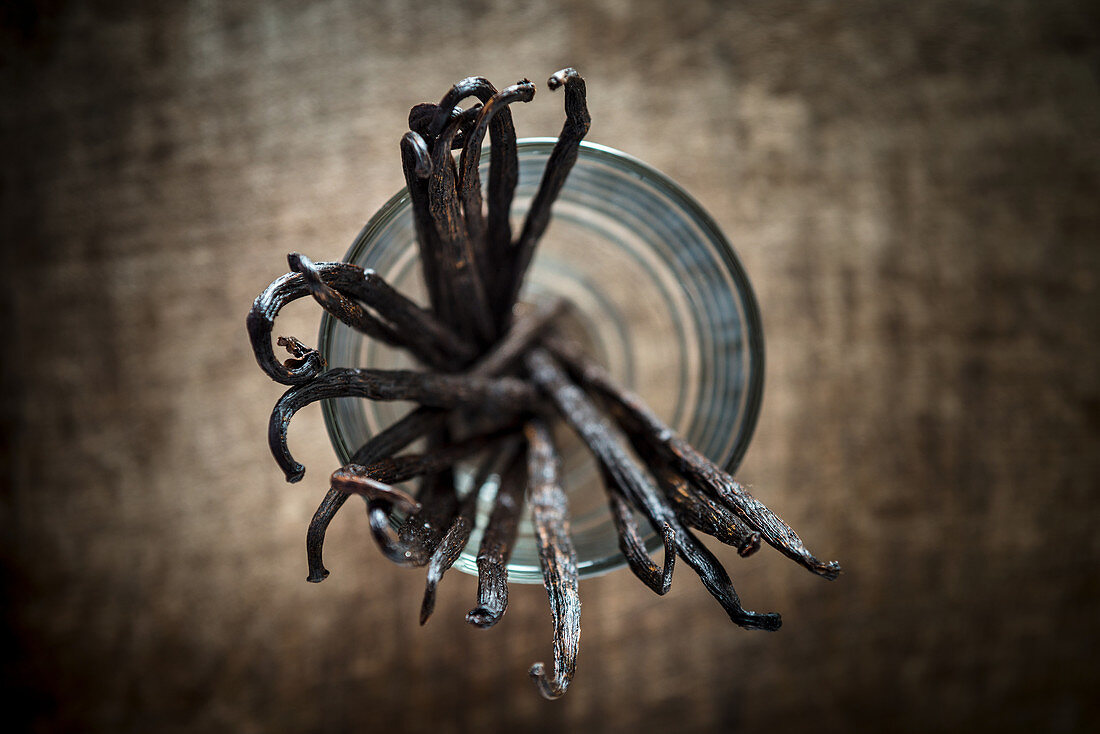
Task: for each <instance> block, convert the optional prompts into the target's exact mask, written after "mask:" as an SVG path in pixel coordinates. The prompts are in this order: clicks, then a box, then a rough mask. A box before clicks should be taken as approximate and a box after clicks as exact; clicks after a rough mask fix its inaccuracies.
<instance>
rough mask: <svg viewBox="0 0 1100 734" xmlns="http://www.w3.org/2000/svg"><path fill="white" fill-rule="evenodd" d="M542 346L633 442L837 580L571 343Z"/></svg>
mask: <svg viewBox="0 0 1100 734" xmlns="http://www.w3.org/2000/svg"><path fill="white" fill-rule="evenodd" d="M544 343H545V344H546V345H547V346H548V347H549V348H550V349H551V350H552V351H553V352H554V353H555V354H556V355H558V357H559V358H560V359H562V360H563V362H565V363H566V364H568V365H569V368H570V370H571V371H572V372H573V373H574V374H575V376H576V377H577V379H579V380H580V381H581V382H582V383H583V384H584V385H585V386H586V387H587V388H588V389H589V390H592V391H593V392H595V393H596V394H598V395H600V396H602V397H604V398H605V399H606V400H607V402H608V404H609V406H610V408H611V410H612V412H613V414H614V415H615V418H616V419H617V420H618V421H619V422H620V423H621V424H622V426H623V427H624V429H626V430H627V431H628V432H629V433H630V434H631V435H633V436H635V440H636V441H643V442H645V443H646V444H647V445H648V446H649V447H651V449H652V450H653V451H656V452H658V453H659V454H660V455H661V456H663V457H664V458H665V459H666V460H667V461H668V462H669V463H670V464H671V465H672V466H674V467H675V468H676V470H677V471H678V472H679V473H680V474H682V475H683V476H684V478H685V479H687V480H688V481H690V482H691V483H692V484H693V485H695V486H696V487H698V488H699V489H700V490H702V491H703V492H705V493H707V494H709V495H710V496H711V498H712V499H716V500H720V501H721V502H722V503H723V504H724V505H725V506H726V507H728V508H729V509H730V510H732V511H733V512H735V513H736V514H737V516H738V517H740V518H741V519H742V520H743V521H744V522H745V524H746V525H748V526H749V527H750V528H752V529H753V530H755V531H756V532H758V533H760V537H761V538H763V539H764V541H765V542H766V543H767V544H768V545H770V546H772V547H773V548H775V549H776V550H778V551H779V552H780V553H782V554H783V555H785V556H787V557H788V558H790V559H791V560H794V561H796V562H797V563H800V564H801V565H802V566H804V567H806V568H807V569H809V570H810V571H812V572H814V573H816V574H818V575H819V576H822V577H824V578H826V579H835V578H836V577H837V576H838V575H839V574H840V564H839V563H837V562H836V561H827V562H826V561H821V560H818V559H817V558H816V557H815V556H814V555H813V554H812V553H810V552H809V550H807V549H806V546H805V545H804V544H803V542H802V539H801V538H800V537H798V533H796V532H795V531H794V529H793V528H792V527H791V526H790V525H788V524H787V523H785V522H783V520H781V519H780V518H779V517H778V516H777V515H776V514H775V513H774V512H772V511H771V510H769V509H768V508H767V507H766V506H765V505H764V503H762V502H760V501H759V500H757V499H756V498H755V497H753V496H752V495H751V494H749V493H748V492H747V491H746V490H745V488H744V487H742V486H741V485H740V484H739V483H737V482H736V481H734V479H733V477H731V476H730V475H729V474H727V473H725V472H724V471H722V470H721V469H720V468H718V467H717V466H716V465H715V464H714V463H713V462H712V461H711V460H710V459H708V458H706V457H705V456H703V455H702V454H700V453H699V452H698V451H696V450H695V448H694V447H693V446H691V444H689V443H688V442H687V441H685V440H684V439H683V438H682V437H680V436H679V435H678V434H677V433H676V432H675V431H673V430H672V429H671V428H669V427H668V426H667V425H666V424H665V423H664V422H663V421H662V420H661V419H660V418H658V417H657V415H656V414H655V413H654V412H653V411H652V410H651V409H650V408H649V406H647V405H646V404H645V403H644V402H643V401H642V399H641V398H640V397H638V396H637V395H635V394H634V393H632V392H630V391H628V390H626V389H625V388H623V387H621V386H620V385H618V384H617V383H616V382H615V381H614V380H612V379H611V378H610V376H609V375H608V374H607V372H606V370H604V369H603V368H602V367H601V366H600V365H598V364H596V363H595V362H593V361H592V360H591V359H589V358H588V357H587V356H586V355H585V354H584V353H583V351H581V350H580V349H579V348H578V347H577V346H576V345H575V344H571V343H570V342H568V341H566V340H564V339H561V338H560V337H559V336H557V335H552V336H550V337H547V338H546V339H545V340H544Z"/></svg>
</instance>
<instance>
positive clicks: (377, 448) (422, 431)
mask: <svg viewBox="0 0 1100 734" xmlns="http://www.w3.org/2000/svg"><path fill="white" fill-rule="evenodd" d="M448 415H450V413H449V412H448V411H446V410H441V409H439V408H417V409H416V410H414V411H412V412H410V413H408V414H407V415H405V417H403V418H401V419H400V420H398V421H396V422H395V423H393V424H392V425H390V427H389V428H387V429H385V430H384V431H382V432H380V433H377V434H375V435H374V436H372V437H371V439H370V440H369V441H367V442H366V443H365V444H363V445H362V446H360V447H359V450H358V451H356V452H355V454H354V455H353V456H352V457H351V462H350V463H353V464H372V463H374V462H375V461H378V460H379V459H382V458H385V457H387V456H392V455H393V454H395V453H397V452H398V451H400V450H401V449H403V448H405V447H406V446H408V445H409V444H411V443H412V442H413V441H416V440H417V439H419V438H421V437H423V436H425V435H427V434H429V433H431V432H432V431H434V430H437V429H438V428H439V427H440V426H442V425H443V424H444V422H445V421H446V420H447V416H448ZM350 496H351V495H349V494H348V493H347V492H341V491H339V490H336V489H329V491H328V493H327V494H326V495H325V498H324V499H323V500H322V501H321V504H320V506H319V507H318V508H317V511H316V512H315V513H314V514H313V519H312V520H311V521H310V523H309V529H308V530H307V531H306V560H307V562H308V564H309V575H308V576H307V577H306V580H307V581H311V582H313V583H319V582H321V581H324V580H325V579H326V578H327V577H328V575H329V572H328V570H327V569H326V568H325V564H324V561H323V559H322V551H323V549H324V544H325V533H326V532H327V531H328V526H329V523H331V522H332V518H333V517H335V516H336V513H337V512H339V511H340V508H341V507H343V505H344V503H345V502H346V501H347V499H348V497H350Z"/></svg>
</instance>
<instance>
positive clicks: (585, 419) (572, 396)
mask: <svg viewBox="0 0 1100 734" xmlns="http://www.w3.org/2000/svg"><path fill="white" fill-rule="evenodd" d="M526 364H527V368H528V370H529V371H530V373H531V378H532V379H533V380H534V381H535V383H536V384H538V385H539V386H540V387H541V388H543V390H545V391H546V393H547V394H548V395H549V396H550V397H551V398H552V399H553V401H554V403H555V404H556V405H557V407H558V410H559V412H560V413H561V415H562V417H564V418H565V420H566V422H567V423H568V424H569V425H570V426H571V427H572V428H573V430H574V431H576V432H577V434H578V435H579V436H580V437H581V438H582V439H583V440H584V442H585V444H586V445H587V446H588V448H589V449H590V450H591V451H592V453H593V455H595V457H596V459H597V460H598V461H599V462H600V464H601V465H602V466H603V468H604V469H605V470H606V471H607V472H609V473H610V474H611V475H612V476H613V477H614V478H615V480H616V483H617V484H618V485H619V486H621V487H622V488H623V490H624V492H625V493H626V494H627V499H629V500H630V502H631V503H632V504H634V505H635V506H636V507H637V508H638V509H639V510H640V511H641V512H642V513H643V514H644V515H645V516H646V519H648V520H649V523H650V525H652V526H653V529H654V530H656V531H658V532H661V531H662V530H663V528H664V525H665V523H667V524H668V525H669V526H670V527H671V528H672V530H673V531H674V532H675V536H676V537H675V544H676V551H677V553H678V554H679V555H680V557H681V558H682V559H683V560H684V562H686V563H687V564H688V565H689V566H691V568H692V569H693V570H694V571H695V572H696V573H697V574H699V578H700V579H701V580H702V582H703V585H704V586H705V587H706V589H707V591H709V592H710V593H711V595H712V596H713V597H714V598H715V599H716V600H717V601H718V603H719V604H721V605H722V608H723V609H724V610H725V611H726V614H727V615H728V616H729V618H730V619H731V620H732V621H733V622H734V623H736V624H738V625H740V626H741V627H744V628H746V629H766V630H775V629H778V628H779V625H780V618H779V615H778V614H774V613H771V614H761V613H758V612H751V611H748V610H746V609H745V608H744V607H743V606H741V600H740V599H739V598H738V596H737V592H736V590H735V589H734V588H733V583H732V582H731V581H730V578H729V575H728V574H727V573H726V571H725V569H724V568H722V566H721V564H720V563H719V562H718V559H717V558H715V557H714V555H713V554H712V553H711V552H710V551H709V550H708V549H707V547H706V546H704V545H703V544H702V543H701V542H699V539H698V538H696V537H695V536H694V535H693V534H692V533H691V532H690V531H689V530H688V529H687V528H686V527H684V525H683V523H681V522H680V520H679V518H678V517H676V513H675V512H673V510H672V508H671V507H670V506H669V505H668V503H667V501H666V500H664V499H662V498H661V497H660V495H659V493H658V491H657V488H656V487H655V486H653V483H652V481H651V480H650V479H649V477H648V476H647V475H646V474H645V472H644V471H643V470H642V469H641V467H640V466H638V464H637V462H635V461H634V460H633V459H632V458H631V457H630V455H629V454H628V453H627V451H626V449H625V448H624V442H625V436H624V435H623V434H622V431H620V430H619V429H618V428H617V427H615V426H614V425H613V424H612V423H611V422H610V421H608V420H607V419H606V418H605V417H604V416H603V415H602V414H601V413H600V412H599V410H598V409H597V408H596V406H595V405H594V404H593V403H592V401H591V400H589V398H588V397H587V396H586V395H585V393H584V391H583V390H581V389H580V388H579V387H578V386H577V385H575V384H573V383H572V382H570V381H569V378H568V377H567V376H566V374H565V372H564V371H563V370H562V368H561V367H559V366H558V365H557V363H555V361H554V358H553V357H551V356H550V354H549V353H548V352H546V350H544V349H542V348H535V349H532V350H531V351H530V352H528V354H527V357H526Z"/></svg>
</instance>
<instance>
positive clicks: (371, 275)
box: [345, 269, 478, 372]
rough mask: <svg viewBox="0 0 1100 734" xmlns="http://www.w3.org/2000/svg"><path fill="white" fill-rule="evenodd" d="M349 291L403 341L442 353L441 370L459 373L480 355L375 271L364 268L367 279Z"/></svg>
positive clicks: (470, 345)
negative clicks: (375, 313) (459, 369)
mask: <svg viewBox="0 0 1100 734" xmlns="http://www.w3.org/2000/svg"><path fill="white" fill-rule="evenodd" d="M345 292H346V293H347V294H348V295H350V296H352V297H354V298H358V299H359V300H360V301H362V302H363V303H365V304H367V305H368V306H370V307H371V308H373V309H374V310H375V311H377V312H378V313H379V314H380V315H381V316H384V317H385V318H386V319H388V320H389V321H390V322H391V323H392V324H393V325H394V326H395V327H396V328H397V331H398V333H399V334H400V335H401V337H402V338H403V339H406V340H408V341H410V342H414V341H415V342H417V343H420V344H422V345H423V346H422V347H421V348H422V349H425V350H432V351H439V352H440V353H441V354H442V355H443V360H444V361H443V362H442V364H441V365H440V368H441V369H443V370H444V371H450V372H453V371H456V367H461V366H463V365H466V364H469V363H470V362H471V361H472V360H473V359H474V358H475V357H477V355H478V350H476V349H475V348H474V346H473V345H472V344H470V343H469V342H468V341H466V340H465V339H463V338H462V337H460V336H459V335H458V334H456V333H455V331H454V329H452V328H451V327H449V326H448V325H447V324H445V323H443V322H442V321H440V320H439V319H438V318H437V317H436V316H435V315H434V314H433V313H431V312H430V311H425V310H424V309H422V308H420V306H418V305H416V303H415V302H413V301H412V300H410V299H408V298H406V297H405V296H404V294H402V293H401V292H400V291H398V290H397V289H396V288H394V287H393V286H391V285H390V284H389V283H387V282H386V281H385V280H383V279H382V276H380V275H378V273H376V272H375V271H373V270H370V269H364V271H363V280H362V281H361V282H359V283H356V284H355V285H353V286H351V287H348V288H347V289H346V291H345Z"/></svg>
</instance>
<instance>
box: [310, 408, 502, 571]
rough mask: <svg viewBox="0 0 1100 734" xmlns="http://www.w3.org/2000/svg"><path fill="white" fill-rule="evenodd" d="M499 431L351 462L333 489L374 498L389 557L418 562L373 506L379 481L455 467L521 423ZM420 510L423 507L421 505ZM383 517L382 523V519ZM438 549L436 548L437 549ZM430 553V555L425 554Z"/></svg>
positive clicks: (375, 530)
mask: <svg viewBox="0 0 1100 734" xmlns="http://www.w3.org/2000/svg"><path fill="white" fill-rule="evenodd" d="M501 425H503V426H504V427H498V428H496V429H495V430H491V431H488V432H486V433H482V434H478V435H475V436H472V437H470V438H467V439H464V440H462V441H459V442H457V443H453V444H448V445H446V446H443V447H441V448H435V449H434V450H432V451H431V452H430V453H424V454H406V455H403V456H396V457H390V458H387V459H380V460H379V461H376V462H374V463H373V464H371V465H369V466H361V465H357V464H349V465H348V466H345V467H342V468H340V469H337V470H336V471H335V472H333V473H332V477H331V483H332V488H333V489H335V490H338V491H341V492H346V493H349V494H352V493H354V494H362V495H364V496H367V497H368V498H371V503H370V505H368V507H369V510H368V511H369V512H370V515H371V521H372V522H371V531H372V534H373V535H374V536H375V540H376V541H377V542H378V545H379V547H380V548H381V549H382V551H383V553H384V554H385V556H386V557H387V558H388V559H389V560H391V561H393V562H394V563H398V564H400V565H404V566H410V565H416V564H415V563H414V561H413V557H412V551H411V550H409V549H408V548H407V546H406V545H405V544H403V543H402V541H401V539H400V538H399V537H398V536H397V535H396V534H395V533H394V532H393V529H392V528H391V527H390V524H389V514H388V512H387V511H385V510H383V511H382V512H380V513H376V512H375V510H376V509H377V508H375V507H374V506H373V505H374V503H375V502H376V500H375V499H373V498H374V497H375V496H378V497H380V499H381V500H383V501H385V499H386V498H384V497H381V496H380V495H378V487H377V485H378V484H382V485H383V486H386V485H389V484H393V483H396V482H404V481H407V480H409V479H412V478H414V477H418V476H422V475H425V474H432V473H436V472H440V471H442V470H444V469H447V468H449V467H451V466H452V465H453V464H454V463H455V462H456V461H459V460H461V459H463V458H465V457H467V456H470V455H472V454H475V453H477V452H479V451H482V450H484V449H486V448H488V447H490V446H492V445H493V444H494V443H496V442H497V441H500V440H501V439H503V438H505V437H507V436H508V435H509V434H511V433H512V432H513V431H515V429H516V427H517V424H516V423H515V422H514V421H513V422H511V423H503V424H501ZM417 509H419V506H417ZM379 520H380V521H381V522H379ZM433 550H434V548H433ZM425 555H426V554H425Z"/></svg>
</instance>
